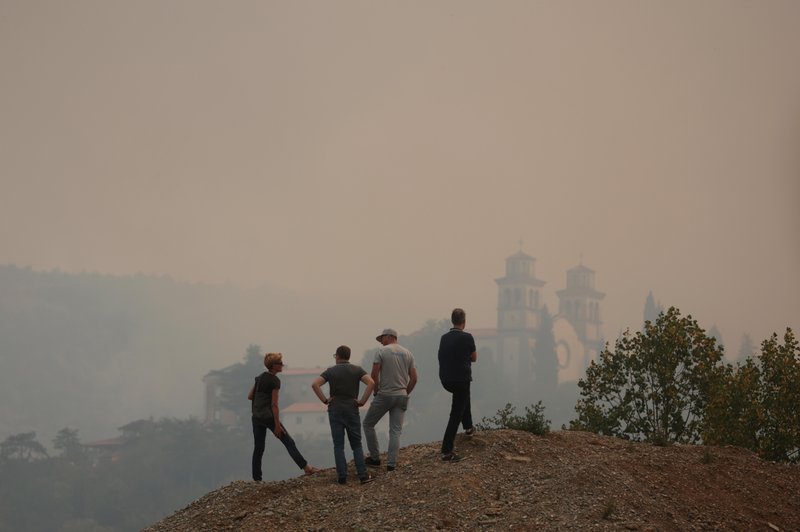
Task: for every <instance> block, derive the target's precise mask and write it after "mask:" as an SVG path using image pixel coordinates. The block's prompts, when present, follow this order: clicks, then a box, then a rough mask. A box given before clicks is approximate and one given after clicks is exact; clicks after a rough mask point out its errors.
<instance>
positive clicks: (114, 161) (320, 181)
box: [0, 0, 800, 354]
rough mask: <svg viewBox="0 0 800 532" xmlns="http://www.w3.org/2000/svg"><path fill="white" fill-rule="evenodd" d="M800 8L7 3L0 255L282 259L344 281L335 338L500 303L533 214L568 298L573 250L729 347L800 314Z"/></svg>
mask: <svg viewBox="0 0 800 532" xmlns="http://www.w3.org/2000/svg"><path fill="white" fill-rule="evenodd" d="M798 23H800V2H797V1H796V0H789V1H777V0H766V1H762V2H753V1H749V0H748V1H737V0H722V1H713V0H706V1H702V2H698V1H695V0H691V1H670V2H657V1H640V0H635V1H606V0H604V1H588V0H587V1H569V2H563V1H558V2H556V1H552V2H551V1H547V2H545V1H541V2H537V1H521V2H511V1H492V2H489V1H484V2H468V1H462V0H459V1H433V2H429V1H402V2H401V1H395V2H388V1H363V2H354V1H338V0H337V1H313V2H309V1H295V0H293V1H285V2H270V1H265V0H258V1H241V0H231V1H226V2H219V1H216V0H214V1H205V0H183V1H162V0H158V1H146V0H137V1H128V2H122V1H107V0H97V1H84V0H70V1H69V2H63V1H37V0H0V72H2V75H1V76H0V186H1V187H2V188H0V190H1V191H2V193H1V194H0V263H3V264H9V263H10V264H17V265H19V266H24V265H30V266H32V267H33V268H34V269H40V270H50V269H53V268H59V269H61V270H62V271H67V272H80V271H96V272H102V273H114V274H132V273H137V272H143V273H153V274H167V275H170V276H172V277H173V278H175V279H177V280H185V281H191V282H206V283H218V282H226V281H229V282H231V283H234V284H242V285H245V286H256V285H259V284H270V285H275V286H280V287H283V288H286V289H289V290H292V291H295V292H297V293H298V294H302V295H304V296H311V297H312V300H313V298H316V297H318V298H319V300H320V301H324V302H325V303H326V304H331V302H340V305H339V308H340V309H341V312H340V313H339V315H338V316H337V320H338V321H339V322H341V323H342V324H345V323H347V324H348V325H346V326H345V325H343V329H345V330H343V331H342V335H343V338H342V339H333V338H332V339H330V341H328V340H327V339H325V341H326V342H328V343H330V344H331V345H336V344H338V343H341V342H342V341H347V340H348V338H352V337H353V336H354V335H359V338H358V340H355V339H351V340H350V343H351V344H354V345H355V346H356V348H357V347H360V346H359V344H358V341H361V340H362V337H363V340H364V342H365V344H364V345H365V346H372V344H368V343H367V341H368V340H369V339H370V338H371V337H372V336H374V334H376V333H377V332H378V330H379V329H380V328H382V327H384V326H393V327H396V328H398V329H400V332H401V334H404V333H408V332H411V331H412V330H414V329H416V328H418V327H419V326H420V325H421V324H422V323H423V322H424V320H425V319H427V318H432V317H435V318H443V317H446V316H448V315H449V311H450V309H451V308H452V307H453V306H456V305H460V306H464V307H465V308H466V309H467V311H468V320H469V322H468V326H472V327H490V326H493V325H494V324H495V308H496V287H495V284H494V279H495V278H497V277H500V276H502V275H503V268H504V259H505V257H507V256H508V255H510V254H512V253H515V252H516V251H517V250H518V249H519V247H520V246H519V241H520V240H522V242H523V244H522V247H523V249H524V251H525V252H526V253H528V254H530V255H532V256H534V257H536V258H537V262H536V273H537V275H538V276H539V277H540V278H542V279H543V280H545V281H546V282H547V285H546V287H545V290H546V292H547V296H546V301H547V303H548V305H549V306H550V309H551V311H554V312H555V311H556V310H557V300H556V297H555V291H556V290H558V289H561V288H563V287H564V284H565V271H566V270H567V269H568V268H570V267H573V266H575V265H576V264H578V262H579V261H580V260H581V257H582V258H583V263H584V264H585V265H586V266H589V267H590V268H593V269H594V270H595V271H596V272H597V279H596V280H597V288H598V289H599V290H601V291H604V292H606V293H607V296H606V299H605V301H604V304H603V312H604V317H605V332H606V335H607V336H609V337H613V336H614V335H615V334H616V332H617V331H618V330H619V329H621V328H624V327H629V326H630V327H638V325H639V323H640V320H641V315H642V314H641V313H642V308H643V305H644V299H645V296H646V295H647V293H648V291H650V290H652V291H653V292H654V294H655V297H656V299H657V300H660V301H661V302H662V303H663V304H665V305H675V306H678V307H679V308H680V309H681V310H682V311H683V313H684V314H686V313H691V314H692V315H693V316H694V317H696V318H697V319H698V320H699V321H700V323H701V325H703V326H704V327H706V328H708V327H711V326H712V325H714V324H716V325H717V326H718V327H719V329H720V331H721V333H722V335H723V338H724V340H725V341H726V343H727V344H728V350H729V351H733V352H734V353H735V352H736V350H737V349H738V346H739V342H740V339H741V335H742V333H744V332H749V333H750V334H751V335H752V336H753V340H754V341H755V342H760V341H761V340H762V339H764V338H765V337H766V336H767V335H768V334H770V333H771V332H772V331H778V332H782V331H783V328H785V327H786V326H792V327H794V328H798V327H800V238H798V235H799V234H800V231H799V230H800V211H798V203H799V202H800V68H799V67H798V65H800V62H799V61H800V31H798ZM265 304H266V303H265ZM303 326H304V327H305V328H306V329H308V328H312V329H313V326H314V324H303ZM242 345H246V342H245V343H243V344H242ZM237 354H238V353H237Z"/></svg>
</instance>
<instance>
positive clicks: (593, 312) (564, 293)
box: [556, 262, 605, 352]
mask: <svg viewBox="0 0 800 532" xmlns="http://www.w3.org/2000/svg"><path fill="white" fill-rule="evenodd" d="M556 294H557V295H558V313H559V314H560V315H562V316H564V317H566V318H567V320H568V321H569V322H570V323H571V324H572V326H573V327H574V328H575V332H576V333H577V335H578V338H579V339H580V340H581V341H582V342H583V343H584V345H586V346H587V347H589V348H590V349H592V350H594V351H595V352H599V350H600V349H601V348H602V345H601V344H602V341H603V337H602V325H603V321H602V318H601V315H600V301H601V300H602V299H603V298H604V297H605V294H604V293H602V292H598V291H597V290H595V288H594V270H591V269H589V268H587V267H586V266H584V265H583V263H582V262H581V263H580V264H578V265H577V266H575V267H574V268H572V269H570V270H568V271H567V288H566V289H564V290H559V291H558V292H556Z"/></svg>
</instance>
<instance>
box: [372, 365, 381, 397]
mask: <svg viewBox="0 0 800 532" xmlns="http://www.w3.org/2000/svg"><path fill="white" fill-rule="evenodd" d="M370 377H372V381H373V382H374V383H375V388H374V390H375V391H374V393H375V395H378V386H379V385H380V383H381V364H380V362H375V363H374V364H373V365H372V373H371V374H370Z"/></svg>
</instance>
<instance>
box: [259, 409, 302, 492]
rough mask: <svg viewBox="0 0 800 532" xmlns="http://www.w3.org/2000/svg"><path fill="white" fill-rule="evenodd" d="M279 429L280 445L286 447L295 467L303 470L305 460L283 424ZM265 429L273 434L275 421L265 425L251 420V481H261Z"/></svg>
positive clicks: (265, 437) (265, 438) (265, 436)
mask: <svg viewBox="0 0 800 532" xmlns="http://www.w3.org/2000/svg"><path fill="white" fill-rule="evenodd" d="M281 428H282V429H283V432H282V433H281V437H280V440H281V443H282V444H283V446H284V447H286V450H287V451H289V456H291V457H292V460H294V463H295V464H297V467H299V468H300V469H303V468H305V467H306V464H308V462H306V459H305V458H303V455H302V454H300V451H298V450H297V445H295V443H294V440H293V439H292V437H291V436H289V433H288V432H286V427H284V426H283V423H281ZM267 429H269V430H271V431H272V432H273V433H274V432H275V420H271V421H269V422H266V423H265V422H262V421H258V420H256V419H253V441H254V446H253V480H261V458H262V457H263V456H264V447H265V446H266V440H267Z"/></svg>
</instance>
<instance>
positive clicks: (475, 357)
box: [469, 351, 478, 362]
mask: <svg viewBox="0 0 800 532" xmlns="http://www.w3.org/2000/svg"><path fill="white" fill-rule="evenodd" d="M469 360H470V362H477V361H478V352H477V351H473V352H472V353H470V354H469Z"/></svg>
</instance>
